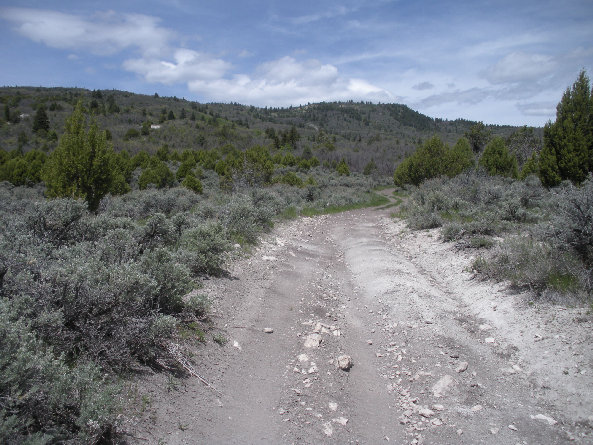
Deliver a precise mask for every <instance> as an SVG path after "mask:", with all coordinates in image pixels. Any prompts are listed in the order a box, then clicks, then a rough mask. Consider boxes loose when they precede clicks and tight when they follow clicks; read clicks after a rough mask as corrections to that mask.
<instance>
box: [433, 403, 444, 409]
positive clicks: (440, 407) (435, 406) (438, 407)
mask: <svg viewBox="0 0 593 445" xmlns="http://www.w3.org/2000/svg"><path fill="white" fill-rule="evenodd" d="M432 409H434V410H435V411H443V410H444V409H445V407H444V406H443V405H440V404H438V403H437V404H435V405H432Z"/></svg>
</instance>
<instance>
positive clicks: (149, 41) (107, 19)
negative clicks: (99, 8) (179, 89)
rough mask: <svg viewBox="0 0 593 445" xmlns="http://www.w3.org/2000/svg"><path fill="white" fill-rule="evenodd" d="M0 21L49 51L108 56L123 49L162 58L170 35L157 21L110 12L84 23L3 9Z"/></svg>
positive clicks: (44, 13)
mask: <svg viewBox="0 0 593 445" xmlns="http://www.w3.org/2000/svg"><path fill="white" fill-rule="evenodd" d="M0 17H2V18H4V19H5V20H8V21H10V22H12V23H13V24H14V25H15V29H16V31H17V32H18V33H20V34H21V35H23V36H25V37H27V38H29V39H31V40H33V41H34V42H38V43H43V44H45V45H47V46H49V47H52V48H58V49H69V50H86V51H90V52H91V53H93V54H97V55H110V54H114V53H117V52H119V51H121V50H123V49H127V48H135V49H140V51H141V52H142V53H143V54H152V55H156V54H161V53H162V52H163V50H164V49H165V48H166V47H167V44H168V41H169V40H170V39H171V38H172V36H173V33H172V32H171V31H169V30H167V29H165V28H162V27H160V26H158V22H159V19H157V18H155V17H150V16H146V15H142V14H116V13H114V12H112V11H109V12H106V13H100V14H96V16H95V17H93V18H91V19H85V18H82V17H79V16H76V15H73V14H65V13H61V12H56V11H47V10H40V9H27V8H5V9H1V10H0Z"/></svg>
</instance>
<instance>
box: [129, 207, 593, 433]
mask: <svg viewBox="0 0 593 445" xmlns="http://www.w3.org/2000/svg"><path fill="white" fill-rule="evenodd" d="M391 210H392V209H366V210H357V211H351V212H346V213H342V214H336V215H327V216H319V217H315V218H300V219H297V220H294V221H290V222H287V223H283V224H281V225H279V226H278V227H276V228H275V229H274V231H273V232H272V233H271V234H270V235H268V236H266V237H265V239H264V240H263V241H262V242H261V244H260V245H259V246H258V247H257V248H256V249H254V251H253V252H252V253H251V254H249V255H246V256H244V257H243V258H240V259H235V260H234V261H232V262H231V264H229V268H228V270H229V276H228V277H226V278H216V279H210V280H207V281H205V282H204V288H203V289H201V290H200V292H203V293H206V294H208V295H209V297H210V298H211V299H212V302H213V307H212V320H213V323H214V329H213V330H212V331H210V332H208V333H207V342H206V344H205V345H204V344H202V343H196V344H194V345H193V346H192V345H191V344H188V345H186V352H187V354H188V355H191V356H192V362H193V366H194V368H195V370H196V371H197V372H198V373H199V375H200V376H201V377H202V378H203V379H204V380H205V381H207V382H208V383H209V384H210V385H211V386H212V387H208V386H206V385H205V384H204V383H203V382H201V381H200V380H199V379H197V378H194V377H183V378H182V377H179V378H174V377H172V376H171V375H170V374H167V373H154V374H148V375H146V376H144V377H143V378H142V379H141V381H140V383H139V384H138V385H137V387H136V391H137V395H136V408H137V410H136V414H137V416H136V417H134V418H131V417H130V418H128V420H127V422H126V423H125V425H124V429H125V430H126V432H127V434H128V436H127V437H128V438H129V443H143V444H144V443H150V444H153V443H154V444H159V443H166V444H259V443H261V444H293V443H294V444H318V443H396V444H415V443H424V444H477V443H480V444H481V443H484V444H557V443H566V442H569V441H572V442H574V443H583V444H584V443H592V442H593V429H592V428H593V360H592V359H593V341H592V336H593V330H592V317H591V315H590V313H589V312H588V311H587V308H580V307H574V308H568V307H563V306H558V305H553V304H550V303H546V302H542V301H537V300H535V297H534V296H533V295H532V294H530V293H528V292H524V293H518V292H516V291H514V290H512V289H511V288H509V286H508V285H507V284H505V283H501V284H493V283H491V282H484V281H481V280H480V279H479V278H477V277H476V276H475V275H474V274H473V272H472V271H471V264H472V261H473V258H474V257H475V256H476V255H477V254H479V251H477V250H470V249H465V250H459V249H457V248H456V247H455V246H454V245H453V244H450V243H444V242H442V241H441V240H440V238H439V231H438V230H431V231H421V232H412V231H409V230H408V229H407V228H406V226H405V223H403V222H401V221H398V220H396V219H393V218H392V217H390V215H389V213H390V211H391ZM266 328H269V329H267V330H268V331H270V330H273V332H265V330H266ZM213 336H214V337H216V339H217V340H218V343H217V342H215V341H213ZM319 340H321V342H320V343H319V345H318V346H317V347H316V346H315V344H316V343H317V342H318V341H319ZM219 343H221V344H219ZM305 343H308V344H309V346H311V345H310V343H312V344H313V347H306V346H305ZM342 355H348V356H350V357H351V358H352V362H353V366H352V368H350V369H349V370H342V369H340V368H339V367H338V365H337V359H338V357H340V356H342Z"/></svg>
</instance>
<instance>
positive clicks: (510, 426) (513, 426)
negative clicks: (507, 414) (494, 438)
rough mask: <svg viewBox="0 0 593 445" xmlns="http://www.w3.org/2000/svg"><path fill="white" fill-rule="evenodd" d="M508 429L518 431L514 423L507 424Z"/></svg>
mask: <svg viewBox="0 0 593 445" xmlns="http://www.w3.org/2000/svg"><path fill="white" fill-rule="evenodd" d="M509 430H513V431H518V430H517V427H516V426H515V425H509Z"/></svg>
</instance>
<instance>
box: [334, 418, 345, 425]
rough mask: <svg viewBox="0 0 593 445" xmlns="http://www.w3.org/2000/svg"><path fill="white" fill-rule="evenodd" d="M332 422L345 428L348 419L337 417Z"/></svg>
mask: <svg viewBox="0 0 593 445" xmlns="http://www.w3.org/2000/svg"><path fill="white" fill-rule="evenodd" d="M332 422H335V423H339V424H340V425H342V426H346V424H347V423H348V419H346V418H345V417H338V418H337V419H332Z"/></svg>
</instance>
